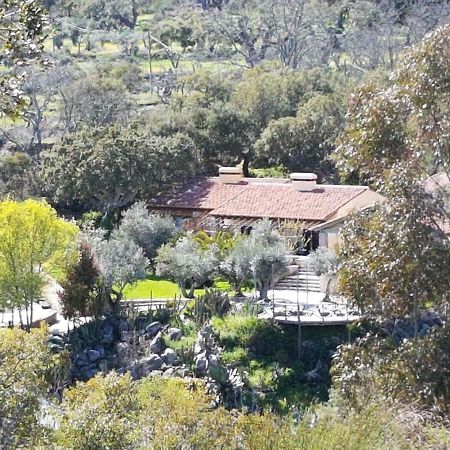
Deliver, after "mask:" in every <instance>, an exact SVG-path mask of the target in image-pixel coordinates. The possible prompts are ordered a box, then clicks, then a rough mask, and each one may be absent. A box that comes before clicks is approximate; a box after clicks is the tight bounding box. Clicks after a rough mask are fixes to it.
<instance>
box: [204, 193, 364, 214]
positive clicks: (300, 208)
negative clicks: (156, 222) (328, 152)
mask: <svg viewBox="0 0 450 450" xmlns="http://www.w3.org/2000/svg"><path fill="white" fill-rule="evenodd" d="M364 190H365V188H364V187H360V189H357V188H353V187H344V186H339V187H338V186H320V187H318V188H317V189H315V190H314V191H312V192H298V191H296V190H294V189H293V188H292V187H291V186H290V185H270V184H267V185H264V184H261V185H251V184H250V185H249V186H248V188H247V189H246V190H245V191H243V192H242V193H240V194H239V195H237V196H235V197H233V198H232V199H230V200H228V201H227V202H225V203H223V204H222V205H221V206H219V207H218V208H216V209H214V210H213V211H211V213H210V214H211V215H214V216H228V217H236V216H239V217H268V218H273V219H276V218H280V219H300V220H326V218H327V217H328V216H330V215H331V214H333V213H334V212H336V211H337V210H338V209H339V208H340V207H341V206H343V205H345V204H346V203H347V202H349V201H350V200H352V199H353V198H355V197H356V196H357V195H359V194H360V193H361V192H363V191H364Z"/></svg>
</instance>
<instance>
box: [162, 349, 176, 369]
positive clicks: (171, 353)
mask: <svg viewBox="0 0 450 450" xmlns="http://www.w3.org/2000/svg"><path fill="white" fill-rule="evenodd" d="M161 358H162V360H163V361H164V362H165V363H166V364H167V365H168V366H173V365H174V364H175V362H176V360H177V354H176V353H175V350H173V349H171V348H166V349H165V350H164V352H163V353H162V354H161Z"/></svg>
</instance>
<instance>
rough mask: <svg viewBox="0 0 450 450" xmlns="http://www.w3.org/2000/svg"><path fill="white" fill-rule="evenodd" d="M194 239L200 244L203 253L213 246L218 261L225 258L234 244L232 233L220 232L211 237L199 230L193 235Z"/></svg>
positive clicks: (234, 239) (234, 238)
mask: <svg viewBox="0 0 450 450" xmlns="http://www.w3.org/2000/svg"><path fill="white" fill-rule="evenodd" d="M194 239H195V240H196V241H197V242H198V243H199V244H200V247H201V249H202V250H203V251H205V250H207V249H208V248H209V247H210V246H211V245H214V246H215V247H216V248H217V255H218V257H219V260H220V261H223V260H224V259H225V258H226V256H227V255H228V254H229V253H230V251H231V250H232V249H233V247H234V245H235V243H236V237H235V235H234V233H232V232H230V231H221V230H219V231H217V232H216V233H214V234H211V235H209V234H208V233H206V232H205V231H203V230H200V231H197V233H195V235H194Z"/></svg>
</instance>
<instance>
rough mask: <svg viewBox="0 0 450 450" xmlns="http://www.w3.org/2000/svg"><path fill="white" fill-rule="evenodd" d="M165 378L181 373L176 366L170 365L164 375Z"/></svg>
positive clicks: (177, 375)
mask: <svg viewBox="0 0 450 450" xmlns="http://www.w3.org/2000/svg"><path fill="white" fill-rule="evenodd" d="M162 376H163V377H164V378H170V377H179V376H180V373H179V372H178V370H177V369H175V368H174V367H169V368H168V369H167V370H166V371H165V372H164V373H163V375H162Z"/></svg>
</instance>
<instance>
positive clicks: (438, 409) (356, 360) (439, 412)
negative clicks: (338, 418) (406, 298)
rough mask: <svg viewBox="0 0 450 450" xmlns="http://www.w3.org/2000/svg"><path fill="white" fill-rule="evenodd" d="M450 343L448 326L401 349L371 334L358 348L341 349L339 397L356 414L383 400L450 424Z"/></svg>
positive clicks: (408, 341) (336, 377) (336, 385)
mask: <svg viewBox="0 0 450 450" xmlns="http://www.w3.org/2000/svg"><path fill="white" fill-rule="evenodd" d="M449 343H450V331H449V327H448V326H444V327H437V328H435V329H434V330H432V331H431V332H429V333H427V334H426V335H425V336H422V337H418V338H416V339H405V340H404V341H403V342H401V343H400V344H399V345H396V344H395V342H394V341H393V340H392V339H391V337H390V336H385V335H384V333H382V332H381V333H380V332H379V333H376V332H373V333H368V334H367V335H366V336H364V337H362V338H360V339H359V340H357V341H356V343H355V344H354V345H347V346H343V347H341V348H340V350H339V355H338V356H337V357H336V359H335V364H334V366H333V371H332V373H333V386H334V395H335V396H336V398H337V399H339V400H340V401H342V402H343V403H344V405H346V406H347V407H349V408H355V409H356V410H361V409H364V407H365V405H367V404H368V403H370V402H374V401H378V400H380V399H381V400H382V401H389V402H390V401H394V402H395V401H396V402H401V403H403V404H412V403H414V404H415V406H416V407H417V408H422V409H423V410H426V411H429V412H431V413H433V414H434V415H435V416H436V417H445V418H448V417H449V414H450V410H449V408H448V405H449V393H450V386H449V383H448V377H447V375H446V374H447V373H448V371H449V367H450V360H449V354H448V345H449Z"/></svg>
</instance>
